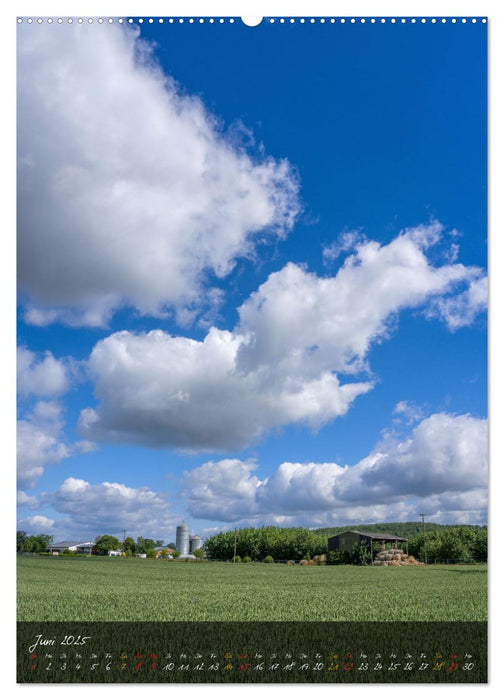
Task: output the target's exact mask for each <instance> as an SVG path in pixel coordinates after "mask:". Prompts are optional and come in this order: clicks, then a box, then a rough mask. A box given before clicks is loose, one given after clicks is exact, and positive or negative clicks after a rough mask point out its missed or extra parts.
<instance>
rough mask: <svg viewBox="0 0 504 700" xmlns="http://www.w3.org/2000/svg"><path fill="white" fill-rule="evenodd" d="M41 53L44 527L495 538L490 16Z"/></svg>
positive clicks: (32, 109) (23, 107)
mask: <svg viewBox="0 0 504 700" xmlns="http://www.w3.org/2000/svg"><path fill="white" fill-rule="evenodd" d="M18 52H19V70H18V98H19V111H18V136H19V141H18V143H19V149H18V163H19V170H18V190H19V200H18V207H19V209H18V212H19V213H18V284H19V291H18V302H19V307H18V312H19V321H18V332H17V336H18V338H17V340H18V353H19V354H18V391H19V394H18V397H19V398H18V418H19V428H18V449H19V456H18V467H19V469H18V471H19V474H18V476H19V512H18V516H19V523H18V526H19V527H20V528H22V529H26V530H27V531H29V532H39V531H43V532H49V533H50V534H53V535H54V537H55V538H56V539H64V538H65V539H68V538H74V537H75V538H77V539H79V538H81V537H82V538H83V539H88V538H90V537H91V538H93V537H96V536H99V535H101V534H104V533H105V532H107V533H110V534H117V535H120V534H121V533H122V531H123V530H126V531H127V533H128V534H131V535H132V536H135V537H136V536H138V535H143V536H151V537H154V538H155V539H163V540H165V541H170V540H173V538H174V533H175V526H176V525H177V524H178V523H179V522H180V521H181V520H182V518H184V519H185V520H186V521H187V522H189V523H190V525H191V527H192V529H193V531H198V532H199V534H203V535H205V534H209V533H211V532H212V531H214V530H215V529H220V528H228V527H234V526H235V525H238V526H240V525H248V524H258V525H261V524H285V525H291V524H294V525H306V526H310V527H316V526H327V525H333V524H334V525H346V524H351V523H358V522H374V521H377V522H380V521H382V522H383V521H391V520H411V519H416V518H417V517H418V513H419V512H425V513H427V514H428V518H429V519H430V520H436V521H438V522H474V523H484V522H486V469H487V462H486V431H487V425H486V415H487V408H486V406H487V396H486V386H487V373H486V370H487V364H486V353H487V347H486V338H487V326H486V256H487V233H486V231H487V218H486V198H487V189H486V186H487V182H486V169H487V162H486V137H487V132H486V98H487V95H486V25H485V24H483V23H482V22H481V20H480V21H478V22H477V23H476V24H465V25H463V24H461V23H460V22H459V23H457V24H454V25H451V24H446V25H442V24H440V23H438V24H436V25H428V26H425V25H422V24H421V23H420V22H417V23H415V24H412V23H411V22H408V23H406V24H405V25H399V24H396V25H393V24H390V23H388V24H385V25H371V24H370V23H369V22H368V23H366V24H363V25H362V24H359V25H357V24H356V25H351V24H350V23H348V22H347V23H345V24H344V25H342V24H338V23H335V24H330V23H328V22H327V23H325V24H320V23H316V24H315V25H314V26H311V25H310V24H309V23H308V24H307V23H305V24H300V23H299V22H297V23H295V24H293V25H292V26H291V25H290V24H283V25H282V24H280V23H279V22H278V21H277V22H275V23H273V24H270V23H269V22H267V21H263V23H262V24H261V26H260V27H256V28H254V29H251V28H247V27H244V26H243V25H241V24H240V22H239V21H236V22H235V23H234V24H233V25H230V24H229V23H226V24H225V25H219V24H214V25H213V26H211V25H210V24H208V22H207V23H205V24H203V25H201V26H200V25H198V24H194V25H189V24H188V23H184V24H174V25H170V24H168V23H167V22H165V23H163V24H162V25H160V24H153V25H149V24H147V23H143V24H142V25H139V24H138V23H137V22H135V23H133V26H130V27H128V28H127V29H126V28H125V27H124V26H122V27H121V26H120V25H118V24H117V23H115V24H114V25H111V26H98V25H96V24H95V25H92V26H76V25H74V26H48V25H42V26H28V25H26V24H24V25H21V26H20V27H19V35H18ZM174 81H175V82H174Z"/></svg>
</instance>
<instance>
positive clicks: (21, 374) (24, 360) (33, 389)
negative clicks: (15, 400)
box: [17, 347, 69, 397]
mask: <svg viewBox="0 0 504 700" xmlns="http://www.w3.org/2000/svg"><path fill="white" fill-rule="evenodd" d="M68 387H69V379H68V374H67V369H66V367H65V364H64V363H63V362H62V361H60V360H56V359H55V358H54V357H53V355H52V353H50V352H49V351H47V352H46V353H45V355H44V358H43V359H37V357H36V356H35V354H34V353H33V352H31V351H30V350H28V349H27V348H25V347H20V348H18V349H17V390H18V393H19V394H20V395H21V396H28V395H30V394H31V395H34V396H40V397H51V396H56V395H58V394H63V393H64V392H65V391H67V390H68Z"/></svg>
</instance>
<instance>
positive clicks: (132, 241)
mask: <svg viewBox="0 0 504 700" xmlns="http://www.w3.org/2000/svg"><path fill="white" fill-rule="evenodd" d="M18 30H19V35H18V167H19V179H18V196H19V200H18V280H19V285H20V290H21V292H22V295H23V296H22V298H23V299H24V300H25V301H26V313H25V319H26V320H27V321H28V322H30V323H33V324H37V325H44V324H47V323H51V322H53V321H55V320H60V321H64V322H66V323H68V324H71V325H91V326H99V325H103V324H105V323H106V321H107V319H108V318H109V317H110V316H111V314H112V313H113V311H114V310H115V309H118V308H119V307H122V306H125V305H129V306H133V307H135V308H136V309H137V310H138V311H139V312H140V313H142V314H152V315H156V316H162V315H164V314H166V312H167V311H169V310H170V309H173V308H175V309H176V310H177V312H178V313H179V318H180V320H182V321H184V320H185V321H188V320H192V318H193V316H194V313H195V312H196V309H197V308H198V307H199V306H201V305H202V304H203V303H204V300H203V297H202V293H201V290H202V286H201V285H202V280H203V279H204V276H205V274H206V273H212V274H214V275H216V276H217V277H221V278H223V277H225V276H226V275H228V274H229V272H230V271H231V270H232V268H233V266H234V264H235V261H236V259H237V258H238V257H240V256H250V255H252V254H253V252H254V250H255V247H256V245H257V242H258V239H259V237H260V239H261V241H263V240H264V239H265V234H268V235H271V236H272V237H280V238H281V237H284V236H285V235H286V234H287V233H288V231H289V230H290V229H291V228H292V226H293V223H294V220H295V219H296V216H297V214H298V212H299V203H298V196H297V193H298V181H297V176H296V175H295V173H294V172H293V169H292V167H291V166H290V164H289V163H288V162H287V161H286V160H274V159H273V158H270V157H265V156H261V157H257V158H256V157H253V156H251V155H250V154H248V153H247V152H246V151H245V149H244V148H242V147H240V146H239V145H237V143H236V138H231V137H229V138H228V137H227V136H226V135H225V133H224V132H223V129H222V126H221V125H220V124H219V122H218V121H217V119H216V117H215V116H214V115H212V114H211V113H210V112H209V111H208V110H207V109H206V108H205V107H204V105H203V103H202V101H201V100H200V99H198V98H196V97H193V96H189V95H187V94H184V92H183V90H182V89H181V88H180V87H179V86H178V85H177V84H176V83H175V81H174V80H173V79H172V78H170V77H168V76H166V75H164V74H163V72H162V70H161V69H160V67H159V66H158V65H156V62H155V60H154V56H153V52H152V50H151V47H150V46H149V45H148V44H147V43H145V42H144V41H142V40H141V39H140V38H139V32H138V30H135V29H133V28H129V27H121V26H120V25H117V24H114V25H103V26H102V25H99V24H97V23H93V24H92V25H88V24H87V23H85V24H84V25H77V24H73V25H68V24H64V25H61V26H59V25H58V26H56V25H54V26H51V25H48V24H47V23H44V24H43V25H40V26H39V25H36V26H30V25H26V23H23V25H20V26H19V27H18ZM216 299H217V296H216V295H215V294H214V297H213V302H215V301H216Z"/></svg>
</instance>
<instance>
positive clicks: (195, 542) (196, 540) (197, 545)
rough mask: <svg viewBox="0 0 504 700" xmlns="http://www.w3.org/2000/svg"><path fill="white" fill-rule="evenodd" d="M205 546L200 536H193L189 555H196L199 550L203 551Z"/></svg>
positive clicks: (190, 541)
mask: <svg viewBox="0 0 504 700" xmlns="http://www.w3.org/2000/svg"><path fill="white" fill-rule="evenodd" d="M202 545H203V540H202V539H201V537H200V536H199V535H192V536H191V537H190V538H189V553H190V554H194V552H195V551H196V550H197V549H201V548H202Z"/></svg>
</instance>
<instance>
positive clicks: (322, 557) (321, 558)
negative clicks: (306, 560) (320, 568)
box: [318, 554, 327, 564]
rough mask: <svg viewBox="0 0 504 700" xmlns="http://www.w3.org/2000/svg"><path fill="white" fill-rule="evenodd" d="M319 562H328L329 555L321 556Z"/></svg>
mask: <svg viewBox="0 0 504 700" xmlns="http://www.w3.org/2000/svg"><path fill="white" fill-rule="evenodd" d="M318 560H319V564H322V563H325V562H326V561H327V555H326V554H319V555H318Z"/></svg>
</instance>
